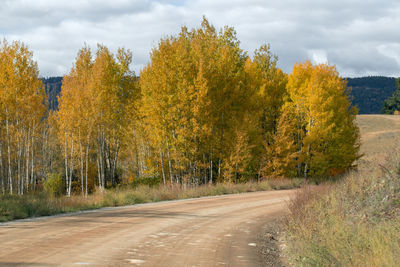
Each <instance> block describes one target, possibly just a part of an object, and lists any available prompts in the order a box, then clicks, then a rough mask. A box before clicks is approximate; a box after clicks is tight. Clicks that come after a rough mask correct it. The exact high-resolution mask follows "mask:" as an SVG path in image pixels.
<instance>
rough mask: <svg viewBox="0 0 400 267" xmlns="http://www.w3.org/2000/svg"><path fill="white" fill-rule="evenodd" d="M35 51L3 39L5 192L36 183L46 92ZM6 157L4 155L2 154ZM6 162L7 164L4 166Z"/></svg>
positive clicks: (0, 132)
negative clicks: (38, 149)
mask: <svg viewBox="0 0 400 267" xmlns="http://www.w3.org/2000/svg"><path fill="white" fill-rule="evenodd" d="M38 75H39V71H38V67H37V64H36V62H35V61H34V60H33V54H32V52H31V51H29V49H28V47H27V46H26V45H25V44H23V43H21V42H13V43H11V44H9V43H8V42H7V41H6V40H3V41H2V42H0V107H1V109H0V121H1V123H0V136H1V139H0V155H1V156H2V157H1V158H0V161H1V162H0V163H1V164H2V166H0V169H1V173H0V178H1V182H2V188H3V192H4V191H5V187H6V186H7V188H8V192H9V193H11V194H12V193H14V192H17V193H18V194H23V193H24V192H25V191H27V190H29V189H31V188H32V187H34V184H35V181H36V176H35V175H36V173H35V172H34V170H35V165H34V164H35V163H34V161H33V159H34V149H35V144H36V138H37V136H38V135H39V130H40V124H41V120H42V118H43V117H44V116H45V113H46V110H47V107H46V96H45V93H44V90H43V85H42V82H41V81H40V79H39V78H38ZM3 157H4V158H3ZM3 162H4V163H5V165H4V166H3Z"/></svg>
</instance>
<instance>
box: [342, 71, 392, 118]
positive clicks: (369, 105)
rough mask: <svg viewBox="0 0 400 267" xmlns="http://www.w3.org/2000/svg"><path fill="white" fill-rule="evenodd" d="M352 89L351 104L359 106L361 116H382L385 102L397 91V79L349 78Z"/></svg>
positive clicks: (374, 77) (348, 82)
mask: <svg viewBox="0 0 400 267" xmlns="http://www.w3.org/2000/svg"><path fill="white" fill-rule="evenodd" d="M347 86H348V87H351V88H352V90H351V93H350V95H351V102H352V105H355V106H357V107H358V108H359V109H360V110H359V112H358V113H359V114H381V113H382V107H383V102H384V101H385V100H386V99H387V98H388V97H390V96H392V94H393V92H394V91H395V89H396V87H395V78H392V77H383V76H370V77H361V78H347Z"/></svg>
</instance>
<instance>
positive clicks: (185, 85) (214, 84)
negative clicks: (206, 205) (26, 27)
mask: <svg viewBox="0 0 400 267" xmlns="http://www.w3.org/2000/svg"><path fill="white" fill-rule="evenodd" d="M0 49H1V50H0V62H1V64H0V105H1V113H0V117H1V120H0V121H1V124H0V183H1V188H2V192H3V193H19V194H23V193H24V192H26V191H34V190H35V189H37V188H38V187H40V186H42V185H43V184H45V183H47V182H48V181H49V180H50V179H62V181H63V183H62V184H63V185H64V186H63V188H64V193H65V194H67V195H71V194H73V193H75V194H78V193H79V194H82V195H87V194H88V193H90V192H93V191H94V190H95V189H96V188H98V190H103V189H104V188H106V187H112V186H116V185H118V184H121V183H132V182H134V181H137V180H146V179H153V180H154V179H156V180H158V181H160V183H161V184H164V185H165V186H176V185H184V186H197V185H201V184H209V183H216V182H234V183H237V182H244V181H248V180H260V179H267V178H279V177H306V178H307V177H331V176H335V175H337V174H340V173H342V172H345V171H347V170H349V169H351V168H353V167H354V162H355V160H356V159H357V158H358V157H359V156H358V149H359V133H358V128H357V126H356V124H355V115H356V113H357V111H356V110H355V109H354V108H351V107H350V102H349V99H348V94H349V92H348V91H347V89H346V82H345V81H343V80H342V79H341V78H340V77H339V74H338V72H337V70H336V69H335V67H334V66H330V65H325V64H322V65H316V66H313V65H312V64H311V63H310V62H309V61H306V62H304V63H299V64H296V65H295V66H294V67H293V71H292V73H291V74H286V73H284V72H283V71H282V70H281V69H279V68H278V67H277V60H278V59H277V57H276V56H275V55H274V54H272V53H271V51H270V47H269V45H263V46H261V47H260V48H259V49H257V50H256V51H255V52H254V56H253V57H250V56H248V54H247V52H246V51H243V50H242V49H241V48H240V46H239V40H238V39H237V37H236V33H235V31H234V29H233V28H230V27H225V28H223V29H221V30H219V31H217V30H216V29H215V28H214V27H213V26H212V25H210V24H209V22H208V21H207V20H206V19H203V22H202V24H201V26H200V27H199V28H196V29H192V30H189V29H187V28H186V27H183V28H182V29H181V32H180V33H179V34H178V35H176V36H170V37H166V38H164V39H162V40H160V42H159V43H158V45H157V46H156V47H155V48H154V49H153V51H152V52H151V54H150V62H149V63H148V65H147V66H146V67H145V68H144V69H143V70H142V71H141V72H140V75H139V77H138V76H136V74H135V73H134V72H133V71H132V70H131V69H130V65H131V63H132V60H133V59H132V53H131V52H130V51H129V50H125V49H119V50H118V51H117V52H116V53H115V54H114V53H112V52H111V51H110V50H109V49H108V48H107V47H105V46H103V45H98V47H97V50H96V51H92V49H90V48H89V47H87V46H85V47H83V48H82V49H81V50H80V51H79V52H78V54H77V57H76V60H75V62H74V65H73V67H72V69H71V70H70V72H69V73H68V74H67V75H65V77H64V78H63V83H62V89H61V94H60V96H59V99H58V108H57V109H56V110H54V111H53V110H50V109H48V104H47V100H46V95H45V93H44V90H43V85H42V83H41V81H40V80H39V78H38V68H37V65H36V63H35V62H34V61H33V60H32V53H31V52H30V51H29V50H28V49H27V48H26V46H25V45H24V44H22V43H20V42H14V43H12V44H8V43H7V42H6V41H3V42H2V43H1V48H0ZM54 177H56V178H54Z"/></svg>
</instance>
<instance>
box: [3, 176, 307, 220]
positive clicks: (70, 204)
mask: <svg viewBox="0 0 400 267" xmlns="http://www.w3.org/2000/svg"><path fill="white" fill-rule="evenodd" d="M302 183H303V180H302V179H281V180H279V181H276V180H274V181H262V182H259V183H256V182H254V183H251V182H249V183H241V184H216V185H205V186H197V187H191V188H187V187H186V188H184V187H183V186H174V187H172V188H170V187H163V186H161V187H149V186H143V185H142V186H138V187H136V188H132V187H128V186H125V187H120V188H116V189H111V190H106V191H104V192H100V191H97V192H96V193H94V194H91V195H89V196H88V197H86V198H84V197H81V196H72V197H64V196H63V197H53V196H50V195H48V194H45V193H40V194H35V195H24V196H10V195H7V196H0V221H10V220H15V219H22V218H28V217H38V216H45V215H53V214H59V213H65V212H73V211H81V210H89V209H96V208H100V207H115V206H123V205H133V204H138V203H149V202H157V201H163V200H172V199H186V198H197V197H202V196H216V195H224V194H235V193H244V192H255V191H268V190H275V189H289V188H295V187H299V186H300V185H301V184H302Z"/></svg>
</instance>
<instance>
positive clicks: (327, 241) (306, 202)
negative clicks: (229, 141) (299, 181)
mask: <svg viewBox="0 0 400 267" xmlns="http://www.w3.org/2000/svg"><path fill="white" fill-rule="evenodd" d="M357 122H358V124H359V127H360V132H361V138H362V147H361V151H362V152H363V153H365V156H364V158H363V159H362V160H361V161H360V164H361V168H359V171H358V172H353V173H350V174H348V175H347V176H345V177H343V179H342V180H341V181H339V182H338V183H336V184H324V185H321V186H312V187H310V186H307V187H304V188H303V189H301V190H299V192H298V193H297V194H296V196H295V197H294V199H293V200H292V201H291V202H290V205H289V210H290V215H289V216H288V218H287V220H286V227H287V236H286V239H287V243H288V248H287V250H286V252H285V253H286V256H287V257H288V259H289V260H290V262H291V263H292V264H293V265H295V266H367V267H368V266H399V263H400V156H396V155H398V153H397V154H396V153H394V152H393V148H394V146H399V145H398V144H400V116H382V115H365V116H358V118H357Z"/></svg>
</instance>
